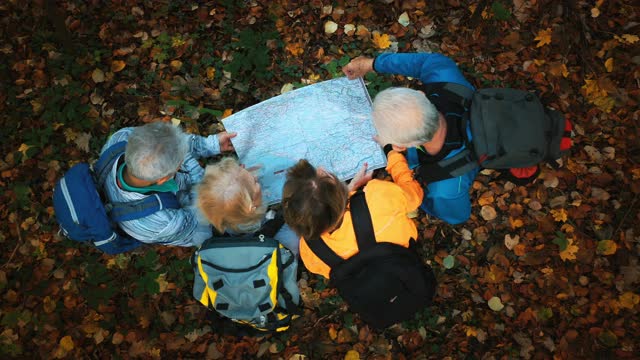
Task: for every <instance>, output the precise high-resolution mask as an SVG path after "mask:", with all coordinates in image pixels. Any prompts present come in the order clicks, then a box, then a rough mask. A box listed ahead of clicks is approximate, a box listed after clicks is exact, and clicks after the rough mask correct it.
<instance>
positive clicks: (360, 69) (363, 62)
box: [342, 56, 374, 80]
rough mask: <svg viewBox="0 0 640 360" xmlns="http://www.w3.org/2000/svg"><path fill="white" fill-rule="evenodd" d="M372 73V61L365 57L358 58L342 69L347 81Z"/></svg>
mask: <svg viewBox="0 0 640 360" xmlns="http://www.w3.org/2000/svg"><path fill="white" fill-rule="evenodd" d="M372 71H374V70H373V59H372V58H368V57H365V56H358V57H357V58H355V59H353V60H351V62H349V63H348V64H347V65H345V66H344V67H343V68H342V72H343V73H344V74H345V75H347V78H348V79H349V80H353V79H356V78H359V77H363V76H365V75H366V74H367V73H368V72H372Z"/></svg>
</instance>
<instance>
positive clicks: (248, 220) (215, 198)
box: [196, 157, 299, 254]
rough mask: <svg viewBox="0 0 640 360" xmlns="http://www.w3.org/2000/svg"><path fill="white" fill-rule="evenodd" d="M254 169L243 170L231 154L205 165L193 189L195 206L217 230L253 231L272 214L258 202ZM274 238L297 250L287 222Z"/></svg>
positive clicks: (272, 216)
mask: <svg viewBox="0 0 640 360" xmlns="http://www.w3.org/2000/svg"><path fill="white" fill-rule="evenodd" d="M256 171H257V170H255V169H245V168H244V167H243V166H241V165H240V164H239V163H238V162H237V161H236V160H235V159H234V158H232V157H227V158H224V159H222V160H220V161H219V162H217V163H215V164H212V165H208V166H207V167H206V169H205V174H204V177H203V178H202V181H201V182H200V184H199V185H198V187H197V189H196V192H197V200H196V206H197V208H198V209H199V210H200V213H201V214H202V216H203V217H204V218H205V219H206V220H207V221H208V222H209V223H211V224H212V225H213V226H214V228H215V229H216V230H217V231H218V232H219V233H221V234H224V233H230V234H247V233H253V232H256V231H258V230H260V229H261V227H262V226H263V225H264V224H265V223H266V222H267V221H268V220H271V219H273V218H274V217H275V216H276V213H275V211H272V210H270V211H267V210H268V209H267V206H265V205H264V204H263V203H262V189H261V186H260V183H259V182H258V178H257V177H256V175H255V172H256ZM274 239H276V240H278V242H280V243H281V244H282V245H283V246H285V247H286V248H288V249H289V250H291V251H292V252H293V253H294V254H297V253H298V240H299V239H298V237H297V236H296V234H295V233H293V231H291V229H289V227H288V226H287V225H282V227H281V228H280V229H279V230H278V231H277V232H276V233H275V235H274Z"/></svg>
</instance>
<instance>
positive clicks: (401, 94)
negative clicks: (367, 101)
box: [372, 87, 439, 147]
mask: <svg viewBox="0 0 640 360" xmlns="http://www.w3.org/2000/svg"><path fill="white" fill-rule="evenodd" d="M372 116H373V125H374V126H375V128H376V131H377V132H378V138H379V140H380V142H381V143H382V144H393V145H398V146H405V147H413V146H418V145H422V144H424V143H426V142H429V141H431V140H432V139H433V135H434V134H435V132H436V130H438V127H439V118H438V110H436V107H435V106H434V105H433V104H432V103H431V102H430V101H429V99H427V97H426V96H425V95H424V93H422V92H421V91H417V90H412V89H408V88H403V87H396V88H389V89H386V90H384V91H381V92H380V93H378V95H377V96H376V97H375V99H374V101H373V114H372Z"/></svg>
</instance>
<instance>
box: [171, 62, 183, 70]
mask: <svg viewBox="0 0 640 360" xmlns="http://www.w3.org/2000/svg"><path fill="white" fill-rule="evenodd" d="M169 66H171V68H172V69H173V70H174V71H178V70H180V68H181V67H182V61H180V60H171V63H169Z"/></svg>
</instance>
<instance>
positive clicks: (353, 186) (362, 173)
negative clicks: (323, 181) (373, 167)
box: [348, 163, 373, 192]
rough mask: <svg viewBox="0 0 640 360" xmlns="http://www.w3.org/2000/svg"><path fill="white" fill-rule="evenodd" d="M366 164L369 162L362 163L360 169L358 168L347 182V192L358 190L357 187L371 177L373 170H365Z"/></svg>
mask: <svg viewBox="0 0 640 360" xmlns="http://www.w3.org/2000/svg"><path fill="white" fill-rule="evenodd" d="M368 166H369V164H367V163H364V165H362V167H361V168H360V170H358V172H357V173H356V175H355V176H354V177H353V179H352V180H351V182H350V183H349V186H348V188H349V192H351V191H355V190H358V188H359V187H361V186H363V185H365V184H366V183H368V182H369V180H371V179H372V178H373V171H369V172H367V167H368Z"/></svg>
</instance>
